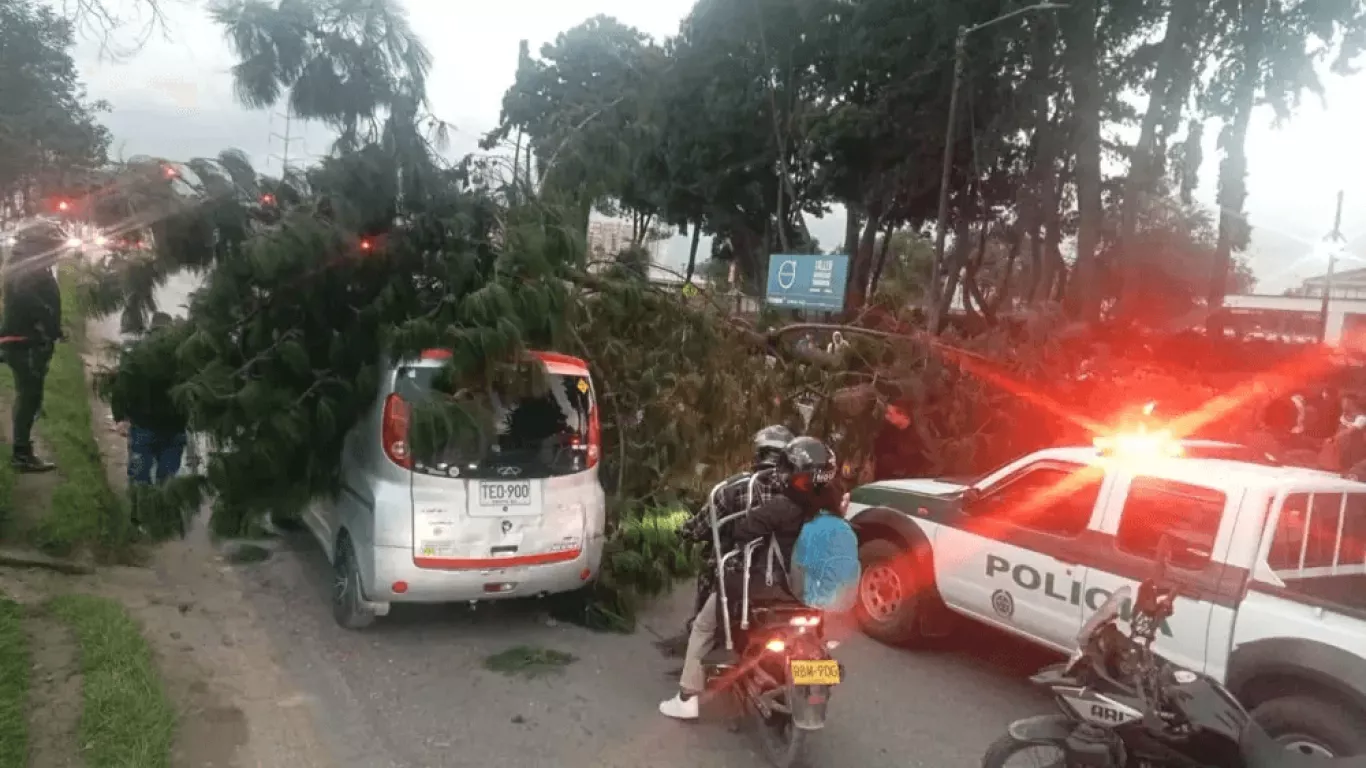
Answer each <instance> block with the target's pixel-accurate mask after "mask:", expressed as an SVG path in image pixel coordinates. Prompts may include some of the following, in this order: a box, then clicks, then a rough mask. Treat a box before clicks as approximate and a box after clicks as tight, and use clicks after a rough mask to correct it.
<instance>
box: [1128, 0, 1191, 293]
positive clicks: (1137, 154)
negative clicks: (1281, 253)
mask: <svg viewBox="0 0 1366 768" xmlns="http://www.w3.org/2000/svg"><path fill="white" fill-rule="evenodd" d="M1198 10H1199V3H1198V0H1172V6H1171V9H1170V10H1169V11H1168V12H1167V29H1166V31H1165V32H1164V33H1163V35H1162V44H1161V46H1160V48H1159V52H1158V59H1157V69H1156V71H1154V72H1153V77H1152V80H1151V81H1149V84H1148V94H1149V96H1148V107H1147V109H1146V110H1145V111H1144V113H1143V120H1142V123H1141V125H1140V127H1139V133H1138V141H1137V142H1136V143H1135V144H1134V150H1133V161H1132V162H1131V163H1130V165H1129V176H1128V178H1127V179H1126V180H1125V184H1124V201H1123V205H1122V207H1121V209H1120V225H1119V243H1120V254H1119V258H1120V264H1119V271H1120V274H1121V275H1122V276H1123V279H1122V280H1121V282H1120V299H1119V304H1120V306H1119V311H1120V313H1125V312H1127V311H1128V309H1129V308H1130V307H1131V306H1132V304H1133V302H1134V300H1135V299H1137V298H1138V297H1137V296H1135V295H1134V292H1135V290H1136V287H1137V285H1138V280H1137V276H1138V274H1139V273H1140V272H1141V270H1142V268H1143V265H1142V263H1141V262H1142V261H1143V260H1144V259H1143V252H1142V251H1141V250H1140V249H1137V248H1131V247H1130V245H1131V243H1132V242H1133V240H1134V235H1135V234H1136V232H1137V230H1138V215H1139V211H1140V210H1141V209H1142V208H1144V207H1145V205H1146V202H1147V198H1148V196H1149V195H1151V194H1152V193H1153V192H1154V188H1155V187H1156V185H1157V174H1158V168H1159V163H1158V162H1157V157H1156V156H1155V153H1156V151H1157V146H1158V143H1159V141H1158V131H1159V130H1160V129H1161V128H1162V126H1163V125H1164V124H1165V123H1166V118H1167V117H1168V115H1169V114H1170V111H1171V99H1172V98H1173V96H1174V95H1175V94H1174V91H1175V90H1176V83H1175V78H1176V75H1177V73H1178V72H1179V71H1181V70H1182V69H1183V68H1184V67H1183V58H1184V56H1183V54H1185V53H1186V52H1187V51H1189V50H1190V49H1189V46H1186V45H1184V43H1185V41H1186V39H1187V38H1189V37H1190V36H1191V28H1192V25H1193V23H1194V16H1195V14H1196V12H1197V11H1198ZM1183 98H1184V97H1183ZM1178 111H1179V107H1178Z"/></svg>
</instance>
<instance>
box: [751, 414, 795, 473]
mask: <svg viewBox="0 0 1366 768" xmlns="http://www.w3.org/2000/svg"><path fill="white" fill-rule="evenodd" d="M793 437H794V435H793V434H792V430H790V429H788V428H787V427H784V426H783V425H781V424H773V425H771V426H767V427H764V428H763V429H761V430H759V431H758V432H755V433H754V466H755V467H757V468H759V469H768V468H770V467H774V466H777V464H778V457H779V456H781V455H782V453H783V448H786V447H787V444H788V443H790V442H792V438H793Z"/></svg>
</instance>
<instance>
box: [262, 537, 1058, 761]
mask: <svg viewBox="0 0 1366 768" xmlns="http://www.w3.org/2000/svg"><path fill="white" fill-rule="evenodd" d="M329 573H330V570H329V568H328V566H327V563H326V559H325V558H324V556H323V554H322V551H321V550H320V549H319V548H318V547H317V546H316V545H315V544H314V543H313V542H312V541H311V539H309V538H308V535H307V534H294V535H292V536H291V537H290V538H289V539H288V540H287V542H286V544H285V547H284V548H283V549H282V550H281V551H279V552H277V553H276V555H275V556H274V557H272V558H271V559H270V560H268V561H266V562H264V563H261V564H258V565H255V566H251V567H250V569H249V571H248V572H247V575H246V582H247V584H248V585H249V589H250V593H251V594H250V599H251V601H252V602H253V603H254V604H255V608H256V613H257V615H258V620H259V621H260V622H261V623H262V624H263V625H264V627H265V629H266V631H267V633H268V635H269V636H270V637H271V639H272V641H273V645H274V647H275V649H276V652H277V654H278V661H279V662H280V663H281V665H282V666H283V667H284V668H285V669H286V670H287V671H288V673H289V674H290V675H292V676H293V678H294V680H293V682H294V684H295V685H297V686H298V687H299V688H300V689H302V690H303V691H305V692H306V694H305V695H306V697H307V699H308V703H309V706H310V707H311V708H312V709H313V713H314V720H315V723H316V725H317V726H318V729H319V731H320V732H321V735H322V738H323V740H324V742H327V743H329V747H330V749H331V750H332V752H333V758H334V760H335V763H336V765H338V766H340V767H342V768H350V767H352V766H354V767H355V768H382V767H386V766H394V767H396V768H397V767H402V768H438V767H444V766H476V765H477V766H481V767H482V768H496V767H498V766H517V767H518V768H530V767H531V766H547V767H548V766H557V767H562V768H579V767H580V766H582V767H583V768H588V767H589V766H593V767H594V768H597V767H599V766H601V767H604V768H616V767H618V766H620V767H621V768H627V767H630V768H636V767H637V766H640V767H645V766H649V767H650V768H670V767H671V766H679V767H680V768H682V767H683V766H688V767H689V768H691V767H692V766H698V765H706V766H710V767H713V768H729V767H730V766H760V765H763V764H764V762H763V759H762V757H761V756H760V755H759V753H758V751H757V749H756V747H755V746H754V743H753V738H754V736H753V734H750V733H747V732H745V731H740V732H738V733H735V732H731V731H730V730H729V729H727V728H726V725H725V723H724V722H723V721H721V720H720V719H718V718H710V719H708V718H705V717H704V720H703V721H702V722H699V723H678V722H674V721H670V720H667V719H665V718H664V717H662V716H661V715H659V714H658V712H657V710H656V705H657V704H658V702H659V700H660V699H662V698H666V697H667V696H669V695H670V694H671V693H672V690H673V684H674V683H673V681H672V680H671V679H670V678H669V677H668V674H669V672H670V671H671V670H673V669H676V668H677V667H678V666H679V662H678V660H676V659H669V658H665V657H664V656H662V655H661V654H660V652H659V651H658V650H657V649H656V648H655V647H654V645H653V644H652V642H651V641H652V640H654V639H655V638H656V637H657V636H658V635H663V634H671V633H672V632H673V631H675V630H677V629H678V628H679V627H681V625H682V622H683V620H684V618H685V617H686V612H687V611H686V609H687V607H688V605H689V604H690V602H691V601H690V598H689V597H688V595H687V594H685V593H684V592H682V591H680V592H678V593H677V594H676V596H675V597H674V598H672V599H670V600H667V601H665V603H664V604H661V605H660V606H656V607H655V609H654V610H653V611H652V612H651V614H650V615H648V616H647V617H646V618H645V620H644V622H643V624H644V625H645V626H642V628H641V629H640V630H638V631H637V632H636V633H635V634H633V635H625V636H623V635H611V634H601V633H594V632H590V631H588V630H585V629H582V628H579V627H575V626H571V625H567V624H563V623H559V624H556V623H554V622H552V621H550V620H549V619H548V617H547V616H546V615H545V614H544V612H543V610H542V607H543V606H542V605H540V604H538V603H537V602H535V601H522V602H513V603H501V604H486V605H481V606H479V607H478V608H477V609H475V610H473V611H471V610H470V609H469V608H468V607H467V606H395V608H394V610H393V612H392V613H391V614H390V615H389V616H388V617H385V618H382V619H380V620H379V621H378V622H377V623H376V624H375V625H374V626H373V627H372V628H370V629H368V630H365V631H363V632H349V631H345V630H342V629H340V628H339V627H337V626H336V625H335V624H334V623H333V621H332V618H331V613H330V610H329V607H328V588H329V578H330V576H329ZM654 633H657V634H654ZM517 645H528V646H536V647H543V648H552V649H555V650H559V651H566V652H568V653H571V654H573V655H574V656H575V657H577V660H576V661H575V662H573V663H572V664H570V665H568V666H567V667H565V668H564V670H563V671H562V672H561V673H559V674H554V675H549V676H545V677H538V678H533V679H522V678H510V677H507V676H504V675H502V674H499V673H495V672H491V671H488V670H486V669H484V666H483V664H484V660H485V659H486V658H487V657H488V656H490V655H492V654H495V653H498V652H500V651H503V650H506V649H508V648H510V647H513V646H517ZM835 655H836V657H838V658H839V659H841V660H842V661H844V662H845V665H846V668H847V671H846V675H847V682H846V684H845V685H842V686H840V688H839V689H838V690H837V691H836V693H835V695H834V697H833V699H832V701H831V707H830V717H829V724H828V725H827V727H826V729H825V730H824V731H822V732H820V733H818V734H816V736H815V738H814V739H813V740H812V742H811V745H810V746H811V749H810V756H809V759H808V764H809V765H810V766H811V767H812V768H823V767H824V766H830V767H831V768H834V767H835V766H838V767H839V768H856V767H858V768H893V767H896V768H905V767H906V766H927V767H928V766H934V767H935V768H949V767H951V766H965V767H966V766H975V765H979V764H980V760H981V756H982V753H983V751H984V750H985V748H986V746H987V745H988V744H989V743H990V742H991V741H992V740H993V739H995V738H997V737H998V736H1000V735H1001V733H1003V732H1004V728H1005V726H1006V724H1007V723H1009V722H1010V721H1011V720H1012V719H1015V718H1017V717H1021V716H1025V715H1030V714H1039V713H1044V712H1047V711H1049V707H1050V705H1049V702H1048V700H1047V699H1046V698H1045V697H1043V696H1042V695H1040V694H1039V693H1038V692H1036V691H1034V690H1032V689H1031V687H1030V685H1029V682H1028V679H1027V678H1028V675H1029V674H1031V673H1032V672H1034V671H1035V670H1037V669H1038V668H1039V667H1040V666H1042V665H1043V664H1045V663H1048V662H1050V661H1052V658H1051V657H1050V656H1049V655H1048V654H1047V653H1046V652H1042V651H1039V650H1036V649H1033V648H1031V647H1028V646H1025V645H1022V644H1021V643H1019V642H1017V641H1015V640H1013V639H1011V638H1008V637H1005V636H1002V635H1000V634H997V633H996V632H994V631H991V630H987V629H985V628H982V629H978V628H976V627H969V628H968V629H967V630H966V631H960V633H959V636H958V637H956V638H955V639H954V642H953V643H952V646H951V647H949V648H946V649H945V650H940V651H934V652H926V651H919V652H912V651H907V650H902V649H893V648H888V647H885V646H882V645H879V644H877V643H875V642H873V641H871V640H869V639H867V638H865V637H863V636H861V635H853V636H851V637H848V638H847V639H846V640H845V641H844V642H843V644H842V645H841V646H840V647H839V648H838V649H837V650H836V652H835Z"/></svg>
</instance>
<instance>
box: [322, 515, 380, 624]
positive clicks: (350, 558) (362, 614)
mask: <svg viewBox="0 0 1366 768" xmlns="http://www.w3.org/2000/svg"><path fill="white" fill-rule="evenodd" d="M364 595H365V590H364V587H363V586H362V583H361V577H360V566H359V564H358V563H357V562H356V551H355V548H354V547H353V546H352V545H351V538H350V537H349V536H346V535H345V534H343V535H342V537H341V538H340V539H339V540H338V541H337V555H336V557H335V558H333V560H332V618H333V619H335V620H336V622H337V625H338V626H340V627H342V628H343V629H352V630H359V629H365V628H366V627H368V626H370V625H371V624H374V623H375V613H374V611H371V610H370V608H369V607H368V606H367V605H366V604H365V597H364Z"/></svg>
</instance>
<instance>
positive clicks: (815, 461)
mask: <svg viewBox="0 0 1366 768" xmlns="http://www.w3.org/2000/svg"><path fill="white" fill-rule="evenodd" d="M837 467H838V461H837V460H836V459H835V452H834V451H832V450H830V447H829V446H827V445H826V444H825V443H822V442H821V441H819V440H817V439H816V438H814V437H799V438H796V439H795V440H793V441H792V442H790V443H788V444H787V445H786V446H784V447H783V452H782V455H781V456H780V457H779V458H778V471H779V472H780V473H782V475H783V479H784V481H785V482H786V484H787V485H788V486H789V487H791V488H794V489H796V490H798V491H801V492H802V493H814V492H817V491H820V490H822V489H824V488H825V486H826V485H827V484H828V483H830V482H831V481H833V480H834V479H835V472H836V471H837Z"/></svg>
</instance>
